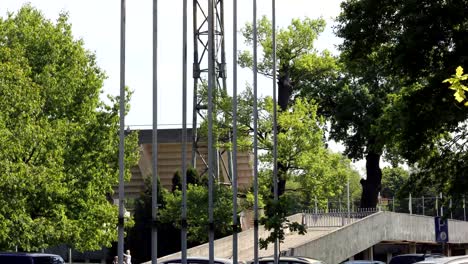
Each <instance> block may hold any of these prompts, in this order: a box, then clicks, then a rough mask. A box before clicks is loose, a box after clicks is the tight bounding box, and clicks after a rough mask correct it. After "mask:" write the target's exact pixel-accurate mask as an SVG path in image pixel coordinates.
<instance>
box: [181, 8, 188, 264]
mask: <svg viewBox="0 0 468 264" xmlns="http://www.w3.org/2000/svg"><path fill="white" fill-rule="evenodd" d="M182 9H183V10H182V13H183V21H182V35H183V36H182V140H181V142H182V157H181V158H182V210H181V211H182V212H181V223H180V226H181V229H180V241H181V247H180V248H181V253H182V264H187V0H184V1H183V7H182Z"/></svg>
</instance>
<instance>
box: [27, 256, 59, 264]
mask: <svg viewBox="0 0 468 264" xmlns="http://www.w3.org/2000/svg"><path fill="white" fill-rule="evenodd" d="M33 259H34V264H63V260H62V259H61V258H59V257H52V256H47V257H34V258H33Z"/></svg>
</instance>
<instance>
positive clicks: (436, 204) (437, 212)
mask: <svg viewBox="0 0 468 264" xmlns="http://www.w3.org/2000/svg"><path fill="white" fill-rule="evenodd" d="M435 209H436V216H439V197H438V196H437V195H436V202H435Z"/></svg>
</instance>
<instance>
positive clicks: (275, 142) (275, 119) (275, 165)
mask: <svg viewBox="0 0 468 264" xmlns="http://www.w3.org/2000/svg"><path fill="white" fill-rule="evenodd" d="M271 10H272V14H271V17H272V19H271V20H272V25H271V32H272V36H271V38H272V42H273V47H272V48H273V52H272V56H273V58H272V61H273V72H272V75H273V192H274V194H273V195H274V199H275V203H276V202H278V116H277V114H278V113H277V111H278V110H277V106H278V102H277V101H278V99H277V91H276V82H277V80H276V79H277V77H276V71H277V66H276V1H275V0H272V1H271ZM274 251H275V252H274V255H273V257H274V264H278V253H279V252H278V239H276V240H275V245H274Z"/></svg>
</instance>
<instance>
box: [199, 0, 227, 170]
mask: <svg viewBox="0 0 468 264" xmlns="http://www.w3.org/2000/svg"><path fill="white" fill-rule="evenodd" d="M208 1H214V4H213V7H214V36H215V40H214V42H215V43H214V60H215V61H214V65H215V72H216V82H215V83H216V87H215V89H214V91H215V92H214V94H215V96H219V94H220V93H227V86H226V77H227V75H226V72H227V71H226V52H225V38H224V36H225V34H224V33H225V31H224V0H193V79H194V82H193V91H194V92H193V120H192V124H193V125H192V126H193V129H192V166H193V167H194V168H195V167H196V160H197V156H199V157H200V158H201V160H202V161H203V162H204V164H205V165H206V168H208V164H207V162H206V158H205V157H203V156H202V154H201V152H200V151H199V133H198V132H197V122H198V118H202V119H205V118H206V115H207V106H206V105H204V104H203V100H202V98H199V97H198V95H199V94H200V92H201V89H202V88H203V85H204V84H206V80H207V79H208V60H209V56H208V46H209V45H208V13H209V12H208ZM217 113H218V111H217V110H216V107H215V108H214V111H213V116H214V117H215V118H216V117H219V115H218V114H217ZM216 141H217V139H215V142H216ZM215 145H216V144H215ZM223 152H224V150H219V149H217V150H215V152H214V153H216V155H215V156H216V157H215V159H214V164H213V166H214V172H215V176H216V177H219V167H220V166H222V167H224V168H227V169H226V170H225V171H227V172H228V173H227V176H228V178H229V179H232V178H231V176H230V175H232V174H231V171H232V169H231V168H232V167H231V165H232V164H231V153H230V152H228V155H227V156H228V158H227V161H224V160H223V159H222V153H223ZM220 161H221V165H220Z"/></svg>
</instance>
